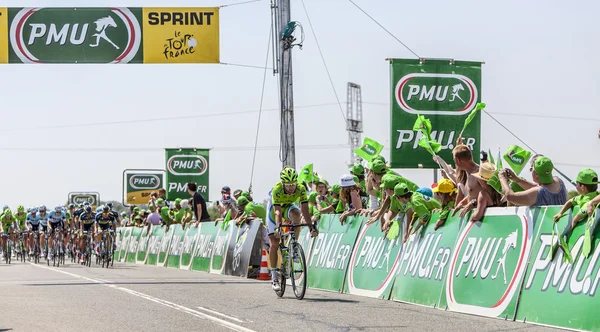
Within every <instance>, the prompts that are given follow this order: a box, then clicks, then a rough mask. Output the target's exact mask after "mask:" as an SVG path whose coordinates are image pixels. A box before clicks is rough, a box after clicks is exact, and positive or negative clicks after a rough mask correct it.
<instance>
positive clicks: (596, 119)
mask: <svg viewBox="0 0 600 332" xmlns="http://www.w3.org/2000/svg"><path fill="white" fill-rule="evenodd" d="M492 114H495V115H496V114H497V115H510V116H524V117H532V118H548V119H559V120H573V121H598V122H600V118H585V117H573V116H561V115H547V114H544V115H542V114H527V113H510V112H493V113H492Z"/></svg>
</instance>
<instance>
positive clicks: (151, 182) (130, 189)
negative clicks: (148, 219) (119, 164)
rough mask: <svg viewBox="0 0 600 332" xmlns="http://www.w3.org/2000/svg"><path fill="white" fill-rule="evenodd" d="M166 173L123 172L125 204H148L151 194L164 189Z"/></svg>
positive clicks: (127, 170)
mask: <svg viewBox="0 0 600 332" xmlns="http://www.w3.org/2000/svg"><path fill="white" fill-rule="evenodd" d="M163 177H164V171H154V172H150V171H144V170H129V169H126V170H125V171H124V172H123V181H124V183H123V187H124V188H125V193H124V194H125V200H124V203H125V204H131V205H133V204H147V203H148V200H149V199H150V194H151V193H152V192H153V191H156V190H158V189H160V188H164V181H163Z"/></svg>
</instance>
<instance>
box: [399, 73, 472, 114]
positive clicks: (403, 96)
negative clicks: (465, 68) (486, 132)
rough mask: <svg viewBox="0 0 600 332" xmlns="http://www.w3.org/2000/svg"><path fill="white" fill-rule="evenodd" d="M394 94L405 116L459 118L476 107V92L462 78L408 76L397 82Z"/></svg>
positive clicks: (423, 75)
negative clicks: (452, 116)
mask: <svg viewBox="0 0 600 332" xmlns="http://www.w3.org/2000/svg"><path fill="white" fill-rule="evenodd" d="M394 95H395V98H396V103H397V105H398V106H399V107H400V108H401V109H402V110H404V111H405V112H407V113H411V114H423V115H427V114H429V115H435V114H438V115H463V114H466V113H469V112H470V111H471V110H472V109H473V108H474V107H475V105H476V104H477V98H478V91H477V87H476V86H475V83H473V81H472V80H471V79H470V78H468V77H466V76H464V75H459V74H432V73H411V74H407V75H405V76H403V77H402V78H400V80H398V83H397V84H396V89H395V93H394Z"/></svg>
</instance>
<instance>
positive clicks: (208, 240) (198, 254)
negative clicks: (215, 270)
mask: <svg viewBox="0 0 600 332" xmlns="http://www.w3.org/2000/svg"><path fill="white" fill-rule="evenodd" d="M191 227H194V226H191ZM198 227H200V231H199V233H200V234H199V235H198V240H196V249H194V257H193V258H192V270H194V271H204V272H210V261H211V258H212V254H213V248H214V246H215V240H216V238H217V234H218V233H219V230H220V227H217V226H215V224H214V223H212V222H203V223H200V225H199V226H198ZM225 245H228V243H227V244H225Z"/></svg>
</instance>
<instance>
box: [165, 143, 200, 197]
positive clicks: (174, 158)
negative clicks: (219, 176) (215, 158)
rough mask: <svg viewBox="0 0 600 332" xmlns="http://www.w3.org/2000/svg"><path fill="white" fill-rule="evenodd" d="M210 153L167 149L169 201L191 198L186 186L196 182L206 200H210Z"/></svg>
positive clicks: (197, 150)
mask: <svg viewBox="0 0 600 332" xmlns="http://www.w3.org/2000/svg"><path fill="white" fill-rule="evenodd" d="M209 151H210V150H208V149H196V148H181V149H165V152H166V170H167V180H166V182H167V199H168V200H170V201H172V200H175V199H176V198H181V199H188V198H190V194H189V193H188V191H187V185H186V184H187V183H188V182H195V183H196V184H197V185H198V192H199V193H200V194H202V196H204V199H205V200H207V201H208V200H209V198H208V193H209V188H208V170H209V166H208V163H209V159H208V155H209Z"/></svg>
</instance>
